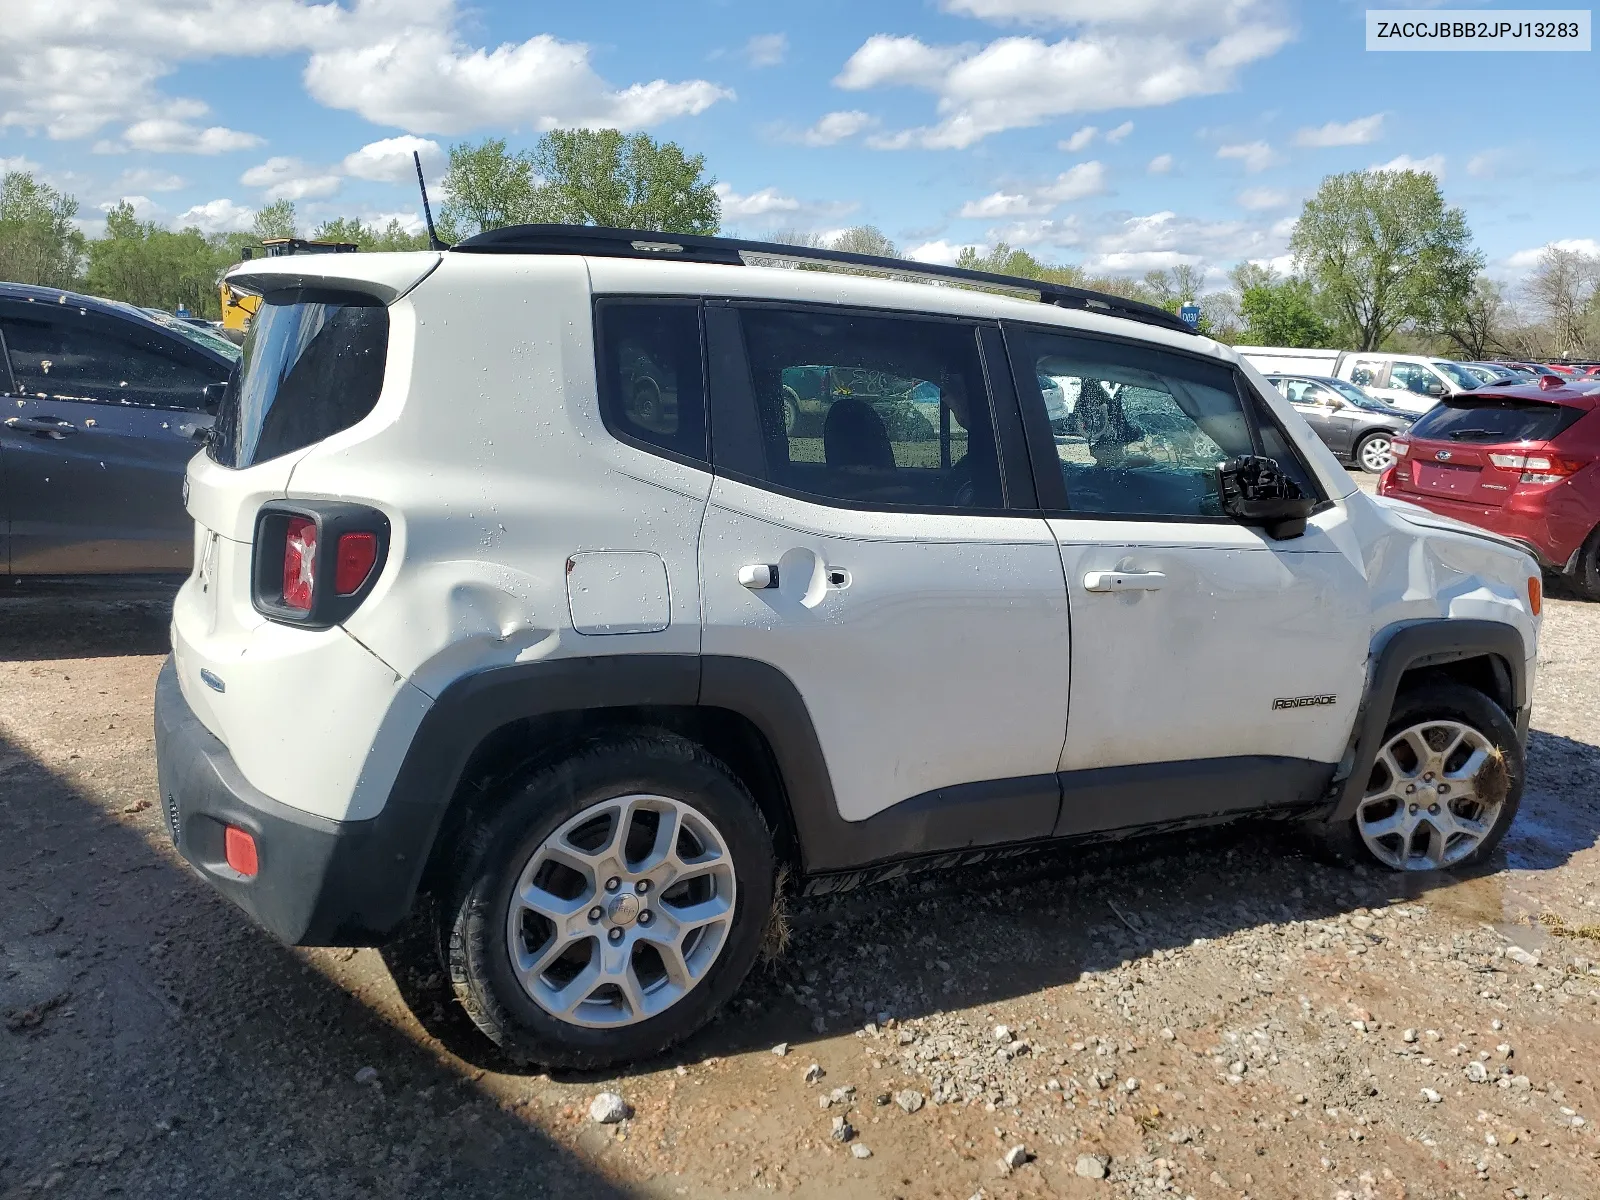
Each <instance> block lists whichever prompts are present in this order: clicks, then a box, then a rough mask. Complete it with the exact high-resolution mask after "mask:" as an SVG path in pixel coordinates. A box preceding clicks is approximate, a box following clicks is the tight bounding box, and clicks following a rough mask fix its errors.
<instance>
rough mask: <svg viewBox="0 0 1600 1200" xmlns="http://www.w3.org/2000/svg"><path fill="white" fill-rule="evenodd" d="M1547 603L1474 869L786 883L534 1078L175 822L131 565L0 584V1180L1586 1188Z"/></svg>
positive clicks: (1163, 852) (1599, 799)
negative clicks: (263, 905) (700, 987)
mask: <svg viewBox="0 0 1600 1200" xmlns="http://www.w3.org/2000/svg"><path fill="white" fill-rule="evenodd" d="M1547 614H1548V619H1547V622H1546V625H1545V637H1544V642H1543V645H1542V647H1541V673H1540V679H1539V683H1538V692H1537V696H1536V708H1535V713H1534V722H1533V723H1534V729H1535V732H1534V734H1533V739H1532V746H1531V749H1530V785H1529V789H1528V793H1527V796H1526V798H1525V800H1524V802H1523V809H1522V812H1521V814H1520V816H1519V818H1518V821H1517V824H1516V825H1515V827H1514V828H1513V831H1512V835H1511V837H1510V838H1509V839H1508V841H1507V843H1506V845H1505V848H1504V850H1503V851H1502V852H1501V853H1500V855H1499V856H1498V858H1497V861H1496V862H1494V863H1493V864H1492V865H1491V867H1490V869H1488V870H1487V871H1485V872H1483V873H1481V874H1479V875H1477V876H1475V877H1473V878H1468V879H1455V878H1449V877H1440V878H1434V877H1404V878H1401V877H1396V876H1392V875H1388V874H1381V873H1378V872H1376V871H1366V872H1363V871H1355V872H1351V871H1348V870H1343V869H1338V868H1333V867H1327V866H1323V865H1320V864H1318V863H1316V862H1314V861H1313V860H1311V859H1308V858H1306V857H1303V856H1302V855H1301V854H1300V853H1299V852H1298V850H1297V849H1296V846H1295V844H1294V843H1293V842H1292V841H1290V840H1289V839H1288V838H1287V837H1286V836H1285V835H1284V833H1283V832H1282V831H1280V830H1277V829H1274V828H1272V827H1260V826H1236V827H1233V828H1231V829H1228V830H1222V831H1212V832H1208V833H1202V834H1198V835H1189V836H1185V837H1181V838H1166V839H1161V840H1158V841H1153V842H1146V843H1142V844H1139V845H1137V846H1132V845H1124V846H1112V847H1101V848H1095V849H1092V850H1085V849H1075V850H1062V851H1052V852H1047V853H1039V854H1034V855H1030V856H1027V857H1022V858H1016V859H1011V860H1008V861H1006V862H1004V863H1000V864H995V865H992V866H989V867H983V868H972V869H968V870H964V871H959V872H946V873H942V874H940V875H938V876H936V877H919V878H914V879H912V880H908V881H901V882H898V883H894V884H888V885H882V886H879V887H875V888H870V889H864V890H861V891H857V892H854V893H849V894H846V895H843V896H838V897H828V898H820V899H815V900H811V901H806V902H802V903H800V904H797V905H796V906H795V909H794V912H793V914H792V928H793V937H792V940H791V943H790V946H789V948H788V951H787V953H786V954H785V955H784V956H783V957H782V958H781V959H780V960H779V961H777V962H775V963H772V964H768V965H766V966H764V967H762V968H759V969H758V972H757V974H756V975H755V976H754V977H753V978H752V980H751V981H750V983H749V984H747V986H746V988H745V989H744V991H743V992H742V993H741V997H740V999H739V1000H738V1001H737V1002H736V1004H735V1007H734V1009H733V1011H731V1012H730V1013H728V1014H727V1015H726V1016H725V1017H724V1018H723V1019H721V1020H719V1021H718V1022H717V1023H715V1024H714V1025H713V1026H712V1027H711V1028H709V1029H708V1030H706V1031H705V1032H704V1033H702V1034H701V1035H700V1036H698V1037H697V1038H696V1039H694V1041H693V1042H692V1043H691V1044H690V1045H688V1046H687V1047H685V1048H684V1049H683V1050H682V1051H681V1052H680V1053H679V1054H677V1055H676V1056H675V1057H673V1058H671V1059H668V1060H666V1061H661V1062H655V1063H650V1064H647V1065H645V1066H643V1067H641V1068H639V1069H638V1070H636V1071H632V1072H627V1073H621V1074H614V1075H606V1076H561V1077H557V1078H551V1077H548V1076H545V1075H540V1074H529V1073H526V1072H517V1071H514V1070H511V1069H508V1068H507V1066H506V1064H504V1063H503V1062H501V1061H499V1060H498V1059H497V1058H496V1057H495V1055H494V1054H493V1052H492V1048H491V1047H489V1046H488V1045H487V1044H486V1043H484V1042H482V1041H481V1039H479V1038H478V1036H477V1035H476V1033H475V1032H474V1031H472V1030H471V1029H470V1028H469V1027H464V1025H463V1022H462V1021H461V1020H460V1019H459V1017H458V1016H457V1014H456V1010H455V1009H454V1008H453V1006H452V1005H451V1004H450V1003H449V1002H448V999H447V997H446V996H445V995H444V993H443V991H442V980H441V979H440V978H439V976H438V973H437V972H436V971H435V970H432V969H431V968H429V967H423V968H421V969H420V970H419V969H417V968H416V967H415V966H414V965H413V964H415V963H417V962H419V961H423V960H422V959H421V957H420V956H419V955H417V954H416V953H415V952H414V951H413V949H412V946H411V945H410V944H406V943H402V945H401V946H400V947H398V948H397V949H395V950H393V951H389V952H387V953H388V961H386V959H385V957H384V955H382V954H380V953H379V952H378V951H374V950H361V951H321V950H313V951H301V950H288V949H284V948H282V947H280V946H278V945H276V944H275V943H274V942H272V941H271V940H270V939H268V938H266V937H265V936H264V935H262V934H260V933H258V932H257V931H256V930H255V929H254V928H253V927H252V926H250V925H249V924H248V923H247V922H246V920H245V919H244V918H243V917H242V915H240V914H238V913H237V912H236V911H234V910H233V909H232V908H231V907H230V906H229V905H228V904H227V903H226V902H224V901H222V900H221V899H219V898H218V897H216V896H214V895H213V894H212V893H211V892H210V891H209V889H207V888H206V887H205V886H204V885H203V884H201V883H199V882H198V881H197V880H196V879H195V878H194V876H193V875H192V874H190V873H189V872H188V870H187V869H186V868H184V867H183V866H182V865H181V863H180V862H179V861H178V860H177V859H176V857H175V856H174V854H173V853H172V851H171V849H170V847H169V846H168V845H167V844H166V840H165V835H164V831H163V829H162V826H161V822H160V819H159V814H158V812H157V810H156V808H155V806H154V800H155V778H154V766H153V762H152V751H151V736H150V718H149V712H150V697H151V690H152V687H153V684H154V681H155V675H156V671H157V669H158V667H159V665H160V661H161V655H162V654H163V653H164V651H165V641H166V633H165V616H164V611H163V607H162V605H161V603H160V602H159V601H151V602H129V603H122V602H115V601H107V600H88V601H76V600H66V599H58V598H48V599H43V600H37V599H33V600H18V599H11V600H7V601H4V602H0V1011H3V1013H4V1017H5V1029H4V1030H3V1031H0V1129H3V1130H4V1131H5V1132H4V1135H3V1136H0V1197H7V1198H9V1197H13V1196H32V1195H35V1194H49V1195H61V1196H100V1195H107V1194H113V1193H115V1194H118V1195H128V1196H160V1197H165V1196H172V1195H177V1194H185V1195H195V1196H223V1195H230V1196H231V1195H242V1194H248V1193H256V1194H260V1195H268V1196H307V1197H328V1196H341V1197H342V1196H373V1197H378V1196H383V1197H392V1196H409V1195H421V1194H426V1195H429V1196H434V1197H454V1196H463V1197H464V1196H469V1195H470V1196H484V1195H501V1194H513V1193H514V1194H517V1195H522V1196H529V1195H531V1196H585V1197H587V1196H607V1195H617V1196H623V1195H642V1196H659V1197H676V1196H705V1195H726V1194H739V1195H765V1194H769V1193H773V1192H779V1193H783V1194H788V1195H795V1196H801V1197H811V1196H816V1197H821V1196H829V1197H847V1198H849V1197H878V1196H884V1197H888V1196H900V1197H906V1198H907V1200H910V1198H911V1197H948V1198H951V1200H968V1198H969V1197H974V1196H980V1195H981V1196H983V1197H986V1198H993V1200H999V1198H1001V1197H1013V1196H1016V1197H1022V1196H1064V1197H1094V1196H1104V1197H1108V1198H1110V1197H1164V1196H1171V1197H1175V1198H1179V1200H1181V1198H1183V1197H1189V1196H1193V1197H1197V1198H1204V1197H1224V1196H1226V1197H1240V1198H1242V1197H1246V1196H1250V1197H1262V1198H1283V1200H1289V1198H1290V1197H1293V1198H1295V1200H1304V1198H1309V1197H1317V1198H1323V1200H1358V1198H1359V1200H1366V1198H1375V1197H1383V1198H1385V1200H1390V1198H1395V1200H1398V1198H1399V1197H1455V1196H1464V1197H1478V1196H1492V1197H1500V1196H1509V1197H1516V1198H1518V1200H1522V1198H1527V1197H1532V1198H1534V1200H1538V1198H1541V1197H1546V1196H1550V1197H1564V1198H1572V1200H1579V1198H1587V1197H1594V1196H1597V1195H1600V1138H1597V1137H1596V1133H1595V1122H1596V1121H1600V1096H1597V1082H1600V1080H1597V1074H1600V1065H1597V1064H1596V1061H1595V1050H1596V1047H1597V1045H1600V1034H1597V1029H1600V1024H1597V1019H1600V1009H1597V1005H1600V900H1597V899H1596V898H1597V897H1600V889H1597V887H1596V883H1597V881H1600V786H1597V785H1600V745H1597V743H1600V680H1597V677H1596V671H1595V664H1596V663H1597V661H1600V605H1594V604H1587V605H1586V604H1582V603H1579V602H1575V601H1563V600H1552V601H1551V602H1549V604H1548V607H1547ZM391 965H392V969H391ZM603 1094H608V1095H607V1097H606V1098H605V1099H600V1100H599V1103H596V1101H597V1098H600V1097H602V1095H603ZM591 1111H593V1112H594V1114H595V1115H596V1116H603V1117H607V1118H614V1117H617V1116H618V1115H620V1114H621V1113H626V1114H628V1115H626V1116H624V1117H623V1118H622V1119H621V1120H619V1121H615V1122H614V1123H601V1122H600V1121H599V1120H596V1119H592V1118H591Z"/></svg>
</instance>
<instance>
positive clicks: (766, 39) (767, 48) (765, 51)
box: [744, 33, 789, 67]
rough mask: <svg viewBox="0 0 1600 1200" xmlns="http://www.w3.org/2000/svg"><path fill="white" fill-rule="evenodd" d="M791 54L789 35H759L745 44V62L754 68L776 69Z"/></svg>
mask: <svg viewBox="0 0 1600 1200" xmlns="http://www.w3.org/2000/svg"><path fill="white" fill-rule="evenodd" d="M788 53H789V35H788V34H785V33H758V34H756V36H755V37H753V38H751V39H750V40H749V41H748V42H746V43H745V44H744V60H745V62H747V63H749V64H750V65H751V66H752V67H775V66H777V65H778V64H779V63H781V62H782V61H783V60H784V57H785V56H786V55H787V54H788Z"/></svg>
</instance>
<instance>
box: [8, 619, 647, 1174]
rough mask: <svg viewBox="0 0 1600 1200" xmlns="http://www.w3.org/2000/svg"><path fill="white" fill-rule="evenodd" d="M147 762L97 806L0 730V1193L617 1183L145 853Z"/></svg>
mask: <svg viewBox="0 0 1600 1200" xmlns="http://www.w3.org/2000/svg"><path fill="white" fill-rule="evenodd" d="M3 621H4V618H0V625H3ZM141 621H142V618H141V617H139V616H137V615H136V616H135V617H134V619H133V620H131V621H129V620H127V619H126V617H124V618H113V619H108V623H107V625H106V631H107V633H108V634H111V635H113V636H110V637H109V639H108V640H109V642H110V643H111V644H105V643H102V644H100V645H96V644H95V642H96V640H97V639H94V638H90V639H85V641H84V643H83V645H82V654H83V656H85V657H88V656H92V655H94V654H97V653H105V654H115V653H120V652H125V651H126V650H127V648H128V645H129V642H130V641H136V640H138V639H139V638H140V637H141V636H143V635H142V634H141V632H140V630H141ZM29 648H30V647H28V646H27V645H22V646H19V645H18V639H17V637H16V636H15V627H14V626H13V627H7V628H5V632H4V633H3V634H0V658H5V657H12V658H25V657H28V655H27V653H26V652H27V650H28V649H29ZM113 769H115V768H113ZM148 771H149V768H148V767H147V766H145V765H143V764H140V765H138V766H135V767H133V768H131V771H130V777H129V778H128V780H127V781H126V784H125V786H124V785H123V781H121V780H117V781H114V782H113V784H112V785H111V787H112V790H111V791H110V792H109V794H111V795H113V796H116V798H117V802H118V803H119V804H122V805H124V807H122V808H121V812H120V814H118V815H115V816H114V815H112V813H111V810H108V809H107V808H105V807H102V805H101V804H100V803H97V802H96V800H95V799H92V798H91V797H90V796H89V795H87V794H86V793H85V792H84V791H82V790H80V789H79V788H78V787H77V786H75V785H74V783H73V782H72V780H71V779H70V778H67V777H65V776H63V775H61V774H58V773H56V772H54V771H52V770H50V769H49V768H48V767H46V766H45V765H44V764H43V763H41V762H40V761H38V760H37V759H36V758H35V757H33V756H32V755H31V754H30V753H29V752H28V751H27V750H25V749H24V748H22V747H20V746H18V745H17V744H16V743H15V742H14V741H13V740H11V739H9V738H7V737H6V736H4V735H3V734H0V879H3V880H4V887H3V889H0V1013H3V1014H4V1025H5V1027H4V1029H0V1043H4V1044H3V1045H0V1095H3V1096H5V1097H6V1098H7V1099H6V1103H5V1105H4V1108H5V1110H6V1113H7V1115H6V1118H5V1120H4V1122H3V1124H4V1126H5V1128H6V1130H7V1133H6V1136H5V1137H4V1138H3V1139H0V1197H7V1198H9V1197H11V1196H13V1195H24V1194H26V1195H32V1194H34V1190H35V1189H38V1188H43V1189H45V1190H47V1191H50V1192H51V1193H52V1194H60V1195H69V1196H71V1195H104V1194H106V1193H108V1192H111V1191H117V1192H120V1193H122V1194H127V1195H140V1196H144V1195H149V1196H169V1195H183V1194H194V1195H214V1196H220V1195H250V1194H256V1195H263V1196H285V1197H287V1196H305V1197H324V1196H340V1197H373V1198H377V1197H385V1198H387V1197H391V1196H408V1195H429V1196H436V1197H463V1198H465V1197H481V1196H486V1195H513V1194H514V1195H519V1196H537V1197H546V1196H557V1197H585V1198H588V1197H608V1196H612V1197H619V1198H620V1197H621V1196H623V1195H625V1194H626V1193H625V1192H623V1191H622V1190H621V1189H619V1188H617V1187H615V1186H613V1185H612V1184H611V1183H610V1182H608V1181H607V1180H606V1179H604V1178H602V1177H601V1176H599V1175H598V1174H596V1173H595V1171H594V1170H593V1168H591V1167H590V1166H589V1165H588V1164H586V1163H585V1162H583V1161H582V1160H580V1159H579V1158H577V1157H576V1156H575V1155H574V1154H572V1153H571V1152H570V1151H568V1150H567V1149H565V1148H564V1147H562V1146H560V1145H558V1144H557V1143H556V1142H555V1141H554V1140H553V1139H551V1138H550V1137H549V1136H547V1135H546V1134H545V1133H544V1132H543V1131H542V1130H541V1129H540V1128H538V1127H537V1126H536V1125H533V1124H531V1123H529V1122H525V1121H524V1120H522V1119H520V1118H519V1116H518V1115H516V1114H515V1113H513V1112H509V1111H505V1110H503V1109H502V1108H500V1107H499V1106H498V1104H497V1103H496V1101H495V1100H494V1099H493V1098H492V1097H490V1096H488V1095H487V1094H486V1093H485V1092H484V1091H483V1090H482V1089H481V1088H480V1087H479V1086H478V1085H477V1084H476V1082H475V1081H474V1080H473V1079H472V1078H470V1077H469V1075H468V1073H467V1072H465V1071H464V1070H463V1069H462V1068H461V1067H460V1065H459V1064H456V1063H451V1062H449V1061H448V1060H444V1059H441V1058H440V1057H439V1056H438V1055H437V1054H435V1053H434V1052H433V1051H432V1050H431V1049H430V1048H428V1047H425V1046H420V1045H418V1044H417V1043H416V1042H415V1041H414V1040H413V1039H412V1038H411V1037H409V1036H407V1034H406V1033H404V1032H403V1031H401V1030H399V1029H397V1028H395V1027H394V1026H393V1025H391V1024H390V1023H389V1022H387V1021H386V1020H384V1019H383V1018H382V1017H381V1016H380V1015H379V1014H378V1013H377V1012H375V1011H374V1010H373V1009H372V1008H370V1007H369V1006H368V1004H367V1003H366V1002H365V1000H364V998H363V997H362V996H361V995H360V994H359V992H358V993H356V994H351V993H350V992H348V991H346V990H345V989H343V988H341V987H340V986H339V985H338V984H336V983H334V982H332V981H330V980H329V979H327V978H325V977H324V976H323V975H322V974H321V973H320V972H319V971H318V970H316V969H315V968H314V967H313V966H312V965H310V962H311V959H310V957H309V956H306V957H302V955H301V954H299V953H297V952H294V951H291V950H288V949H286V948H284V947H282V946H280V945H279V944H278V943H276V942H275V941H273V940H272V939H271V938H269V937H268V936H267V935H266V934H264V933H262V932H260V931H258V930H257V929H256V928H255V927H254V926H252V925H251V923H250V922H249V920H248V919H247V918H246V917H245V916H244V915H243V914H242V913H240V912H238V911H237V910H236V909H234V908H233V906H232V905H230V904H229V903H227V902H226V901H225V900H223V899H222V898H221V897H220V896H218V895H216V894H215V893H213V892H212V891H211V889H210V888H208V887H207V886H206V885H205V884H204V883H203V882H201V881H200V880H199V879H197V878H195V877H194V876H193V875H191V874H190V873H189V872H188V871H187V870H185V869H183V868H181V867H179V866H178V865H176V864H175V863H174V862H173V861H172V860H171V859H169V858H168V857H166V856H164V855H163V854H162V853H160V852H159V851H158V850H157V848H156V847H157V846H158V845H159V844H160V842H161V839H163V838H164V837H165V831H164V830H163V829H162V828H161V823H160V819H159V812H160V809H159V807H158V806H157V805H156V804H155V803H154V802H155V801H156V799H157V798H156V796H155V794H154V786H153V783H152V782H151V781H150V778H149V773H148ZM133 772H137V773H136V774H135V773H133ZM97 776H98V777H97V780H96V784H95V787H96V789H97V791H100V793H101V794H102V795H104V794H107V793H106V792H105V791H104V790H103V789H104V788H105V787H106V780H105V778H104V776H105V769H104V767H103V766H101V767H98V768H97ZM147 839H148V840H147ZM369 1067H370V1068H373V1069H374V1070H375V1072H376V1078H375V1079H374V1080H373V1081H371V1082H366V1083H361V1082H357V1077H358V1073H361V1077H362V1078H365V1077H366V1074H367V1073H366V1072H365V1071H364V1068H369ZM597 1132H598V1131H597Z"/></svg>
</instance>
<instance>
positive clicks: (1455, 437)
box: [1445, 429, 1497, 442]
mask: <svg viewBox="0 0 1600 1200" xmlns="http://www.w3.org/2000/svg"><path fill="white" fill-rule="evenodd" d="M1445 436H1446V437H1448V438H1449V439H1450V440H1451V441H1452V442H1464V441H1466V440H1467V439H1468V438H1481V439H1486V440H1488V441H1493V440H1494V439H1495V437H1496V436H1497V435H1496V434H1494V433H1492V432H1490V431H1489V430H1487V429H1457V430H1454V431H1453V432H1451V433H1447V434H1446V435H1445Z"/></svg>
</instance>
